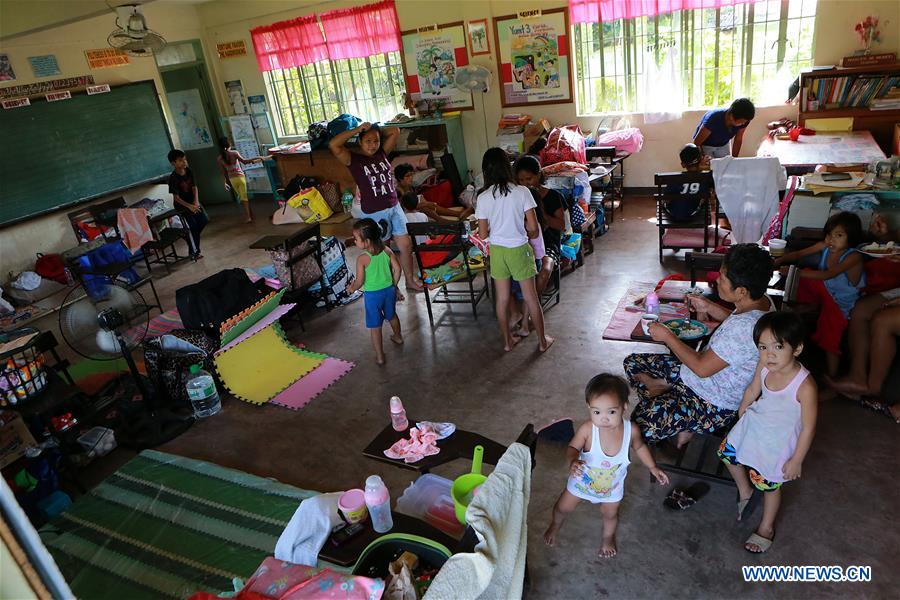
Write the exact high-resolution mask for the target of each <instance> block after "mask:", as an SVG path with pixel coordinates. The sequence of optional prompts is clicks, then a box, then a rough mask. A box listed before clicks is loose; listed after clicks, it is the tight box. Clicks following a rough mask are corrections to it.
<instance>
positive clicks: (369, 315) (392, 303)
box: [347, 219, 404, 365]
mask: <svg viewBox="0 0 900 600" xmlns="http://www.w3.org/2000/svg"><path fill="white" fill-rule="evenodd" d="M353 240H354V241H355V242H356V246H357V247H358V248H360V249H361V250H363V253H362V254H361V255H360V256H359V258H357V259H356V279H354V281H353V283H351V284H350V286H349V287H348V288H347V292H348V293H350V294H352V293H353V292H355V291H356V290H358V289H360V288H362V290H363V300H364V302H363V303H364V304H365V307H366V327H367V328H368V330H369V336H370V337H371V340H372V347H373V348H374V349H375V362H377V363H378V364H379V365H382V364H384V362H385V358H384V345H383V344H382V338H381V325H382V324H383V323H384V322H385V321H387V322H388V323H390V325H391V331H392V334H393V335H391V341H392V342H394V343H395V344H402V343H403V336H402V335H401V333H400V319H398V318H397V313H396V304H397V301H398V300H403V299H404V297H403V294H401V293H400V291H399V290H398V289H397V281H399V280H400V272H401V271H400V262H399V261H398V260H397V257H396V256H395V255H394V253H393V252H391V249H390V248H387V247H386V246H385V245H384V242H383V241H382V240H381V228H380V227H379V226H378V224H377V223H376V222H375V221H373V220H372V219H360V220H359V221H357V222H356V224H355V225H354V226H353Z"/></svg>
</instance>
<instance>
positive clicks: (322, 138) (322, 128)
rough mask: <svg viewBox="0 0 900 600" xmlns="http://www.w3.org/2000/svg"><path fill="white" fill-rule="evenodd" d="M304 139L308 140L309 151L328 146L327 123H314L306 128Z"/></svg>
mask: <svg viewBox="0 0 900 600" xmlns="http://www.w3.org/2000/svg"><path fill="white" fill-rule="evenodd" d="M306 139H308V140H309V148H310V150H318V149H319V148H324V147H326V146H327V145H328V141H329V137H328V121H316V122H315V123H310V124H309V127H307V128H306Z"/></svg>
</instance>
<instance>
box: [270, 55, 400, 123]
mask: <svg viewBox="0 0 900 600" xmlns="http://www.w3.org/2000/svg"><path fill="white" fill-rule="evenodd" d="M264 76H265V81H266V86H267V87H268V89H269V97H270V98H272V100H273V103H274V105H275V112H276V119H277V121H279V122H280V130H281V135H285V136H295V135H306V130H307V128H308V127H309V124H310V123H315V122H316V121H328V120H331V119H333V118H334V117H336V116H337V115H339V114H341V113H350V114H353V115H356V116H358V117H360V118H363V119H371V120H373V121H374V120H381V121H386V120H388V119H390V118H392V117H394V116H395V115H396V114H397V113H400V112H403V94H404V93H405V92H406V85H405V83H404V77H403V68H402V66H401V64H400V53H399V52H387V53H384V54H375V55H372V56H367V57H365V58H349V59H342V60H323V61H320V62H317V63H312V64H308V65H303V66H302V67H293V68H290V69H276V70H273V71H268V72H267V73H265V74H264Z"/></svg>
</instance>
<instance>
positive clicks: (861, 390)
mask: <svg viewBox="0 0 900 600" xmlns="http://www.w3.org/2000/svg"><path fill="white" fill-rule="evenodd" d="M825 381H827V382H828V383H829V384H830V385H831V387H833V388H834V389H835V390H837V391H838V392H840V393H841V394H844V395H847V396H851V397H857V396H865V395H867V394H870V393H871V392H870V391H869V386H868V385H867V384H866V383H865V382H861V381H855V380H853V379H851V378H849V377H846V378H844V379H836V380H832V379H831V378H830V377H826V378H825Z"/></svg>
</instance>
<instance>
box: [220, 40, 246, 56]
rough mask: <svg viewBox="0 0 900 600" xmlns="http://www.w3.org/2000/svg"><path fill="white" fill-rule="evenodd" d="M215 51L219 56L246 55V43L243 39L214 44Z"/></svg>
mask: <svg viewBox="0 0 900 600" xmlns="http://www.w3.org/2000/svg"><path fill="white" fill-rule="evenodd" d="M216 52H218V53H219V58H234V57H236V56H247V43H246V42H245V41H244V40H235V41H233V42H222V43H221V44H216Z"/></svg>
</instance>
